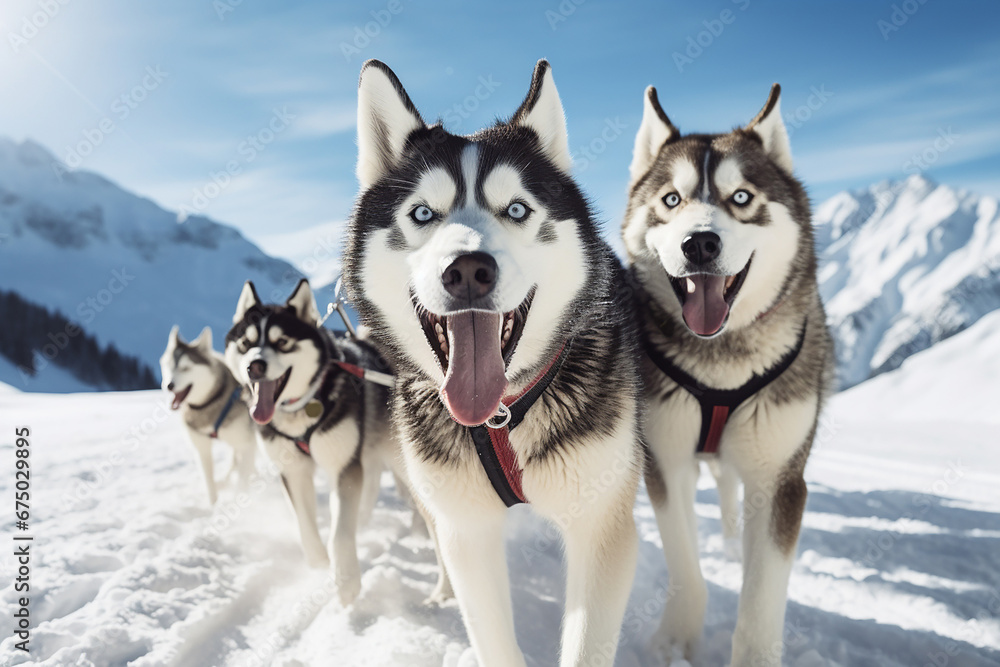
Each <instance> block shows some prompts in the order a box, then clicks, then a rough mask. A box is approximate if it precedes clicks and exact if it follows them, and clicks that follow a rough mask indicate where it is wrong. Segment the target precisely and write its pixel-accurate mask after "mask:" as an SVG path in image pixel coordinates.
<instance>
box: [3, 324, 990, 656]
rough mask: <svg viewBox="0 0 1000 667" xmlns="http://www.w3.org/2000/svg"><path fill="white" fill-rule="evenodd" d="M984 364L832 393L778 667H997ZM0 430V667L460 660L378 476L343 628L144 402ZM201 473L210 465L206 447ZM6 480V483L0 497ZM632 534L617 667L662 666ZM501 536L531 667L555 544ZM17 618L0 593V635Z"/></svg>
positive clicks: (653, 544) (719, 648) (725, 586)
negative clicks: (23, 600)
mask: <svg viewBox="0 0 1000 667" xmlns="http://www.w3.org/2000/svg"><path fill="white" fill-rule="evenodd" d="M998 351H1000V314H994V315H992V316H990V317H987V318H984V319H983V320H981V321H980V322H979V323H977V324H976V325H975V326H973V327H972V328H970V329H969V330H967V331H965V332H963V333H961V334H959V335H957V336H955V337H954V338H952V339H950V340H948V341H945V342H943V343H941V344H940V345H938V346H935V347H934V348H933V349H931V350H928V351H926V352H922V353H919V354H917V355H915V356H914V357H912V358H910V359H908V360H907V361H906V363H905V364H904V365H903V367H902V368H901V369H899V370H898V371H894V372H892V373H889V374H885V375H883V376H880V377H879V378H876V379H875V380H873V381H871V382H867V383H863V384H862V385H859V386H858V387H856V388H854V389H852V390H851V391H848V392H846V393H844V394H841V395H839V396H837V397H835V399H834V401H833V402H832V404H831V406H830V408H829V410H828V411H827V413H826V415H825V417H824V421H823V427H822V428H821V429H820V433H819V437H818V442H817V445H816V451H815V455H814V456H813V458H812V459H811V461H810V464H809V467H808V470H807V475H808V479H809V482H810V485H809V486H810V496H809V504H808V507H807V512H806V517H805V525H804V529H803V532H802V538H801V542H800V546H799V557H798V560H797V562H796V566H795V569H794V572H793V575H792V581H791V586H790V591H789V598H790V602H789V608H788V618H787V633H786V640H787V641H786V647H785V654H786V664H790V665H795V666H797V667H820V666H822V665H842V666H844V667H856V666H872V667H876V666H877V667H923V666H924V665H934V666H937V667H945V666H952V667H954V666H962V667H965V666H978V665H983V666H985V665H997V664H1000V514H998V511H1000V494H998V493H997V489H1000V448H998V447H997V433H998V428H1000V411H997V410H996V409H987V408H991V407H993V406H995V404H996V402H997V398H998V391H997V378H998V377H1000V372H998V371H1000V368H998V366H1000V354H997V352H998ZM990 397H992V398H990ZM0 415H3V417H2V425H0V427H2V429H3V431H2V433H3V437H2V442H3V449H2V450H0V451H2V452H3V453H2V454H0V456H2V457H3V459H4V460H5V461H7V463H6V464H4V466H5V469H6V470H10V469H11V468H12V466H11V465H10V462H11V461H12V460H13V453H12V451H11V448H10V444H11V438H12V432H13V427H14V425H15V424H17V425H29V426H31V428H32V440H31V442H32V445H31V447H32V451H33V456H32V458H31V464H32V470H33V477H32V483H33V502H32V505H33V508H32V519H31V533H32V534H33V535H34V536H35V541H34V543H33V546H32V549H33V561H32V564H33V571H32V580H31V586H32V590H31V596H32V619H33V626H34V630H33V634H32V641H31V653H30V655H28V654H24V653H21V652H19V651H16V650H14V646H13V640H12V639H9V638H8V639H4V641H3V642H2V644H0V662H2V664H4V665H14V664H38V665H81V666H87V665H94V666H98V667H107V666H112V665H125V664H129V665H136V666H149V665H178V666H184V667H188V666H192V665H195V666H200V665H239V666H244V665H246V666H253V665H282V666H285V667H304V666H320V667H322V666H325V665H337V666H340V665H344V666H352V667H353V666H355V665H365V666H377V665H387V666H388V665H393V666H395V665H406V666H409V665H413V666H418V667H419V666H433V667H440V666H447V667H469V666H470V665H473V664H474V659H473V658H472V655H471V652H470V651H469V649H468V642H467V639H466V637H465V632H464V630H463V626H462V622H461V619H460V617H459V613H458V609H457V607H456V606H455V604H454V603H453V602H452V603H449V604H448V605H446V606H444V607H443V608H428V607H426V606H424V605H423V603H422V600H423V599H424V598H425V597H426V596H427V595H428V594H429V593H430V592H431V588H432V586H433V584H434V580H435V576H436V573H435V568H434V558H433V553H432V550H431V544H430V542H429V541H428V540H427V539H426V538H425V537H421V536H417V535H411V534H410V531H409V521H410V516H409V513H408V511H406V510H405V509H404V507H403V506H402V504H401V503H400V502H399V501H398V500H397V499H396V497H395V494H394V492H393V491H392V488H391V485H390V483H389V480H388V478H387V479H386V482H385V483H386V488H385V489H384V490H383V494H382V497H381V499H380V501H379V505H378V507H377V509H376V511H375V514H374V516H373V518H372V521H371V523H370V524H369V525H368V526H367V527H366V528H365V529H364V530H363V533H362V535H361V539H360V551H361V557H362V566H363V568H364V575H363V581H362V593H361V596H360V597H359V599H358V600H357V601H356V602H355V603H354V605H353V606H351V607H350V608H347V609H345V608H342V607H341V606H340V604H339V602H338V601H337V600H336V597H335V596H334V595H333V591H332V589H331V586H330V579H329V578H328V576H327V575H326V574H325V573H322V572H315V571H309V570H307V569H306V568H305V567H304V563H303V559H302V556H301V554H300V551H299V547H298V540H297V538H296V532H295V529H294V524H293V521H292V518H291V513H290V510H289V509H288V508H287V507H286V506H285V504H284V503H283V500H282V498H281V494H280V492H279V485H278V484H277V483H276V481H275V479H274V478H273V476H270V475H268V474H264V475H263V481H262V482H261V483H259V484H255V485H253V486H252V487H251V489H250V491H249V492H248V493H247V494H246V495H245V496H239V495H237V493H236V491H235V490H233V489H229V490H228V492H224V493H223V494H222V496H221V497H220V500H219V503H218V505H217V506H216V507H215V508H214V509H209V508H208V507H207V506H206V503H205V498H204V494H203V490H202V486H201V483H200V480H199V471H198V469H197V467H196V465H195V462H194V457H193V451H192V449H191V447H190V445H189V444H188V443H187V442H186V440H185V436H184V434H183V431H182V429H181V426H180V424H179V420H178V418H177V416H176V415H175V414H173V413H169V412H168V411H167V410H166V408H165V405H164V403H163V399H162V397H161V396H160V395H159V394H158V393H157V392H137V393H118V394H115V393H106V394H69V395H41V394H29V393H20V392H16V391H2V392H0ZM216 454H217V459H218V461H219V462H220V464H222V465H223V466H224V465H225V462H226V452H225V450H224V448H222V447H221V446H220V447H219V448H217V451H216ZM262 467H263V462H262ZM221 469H222V470H224V469H225V467H223V468H221ZM11 485H12V480H11V475H9V474H4V475H3V477H2V485H0V486H2V488H0V498H4V499H10V498H12V489H11ZM321 488H322V490H321V495H322V496H323V501H324V506H325V500H326V495H327V493H326V490H325V486H323V487H321ZM697 500H698V505H697V511H698V515H699V517H700V526H699V529H700V534H701V550H702V555H703V566H704V571H705V574H706V577H707V579H708V581H709V587H710V602H709V608H708V614H707V623H706V628H705V643H704V648H703V651H702V655H701V656H700V659H699V660H698V661H697V662H696V664H701V665H706V666H715V665H722V664H725V663H726V661H727V659H728V652H729V646H730V634H731V632H732V629H733V627H734V624H735V610H736V599H737V592H738V590H739V585H740V567H739V565H737V564H736V563H733V562H730V561H728V560H726V558H725V557H724V555H723V543H722V539H721V536H720V527H719V512H718V509H717V506H716V504H715V500H716V494H715V491H714V489H713V488H712V484H711V482H710V481H709V478H708V477H707V476H705V477H703V479H702V486H701V488H700V490H699V492H698V499H697ZM635 517H636V521H637V525H638V528H639V534H640V537H641V540H642V542H641V548H640V552H639V567H638V572H637V575H636V583H635V586H634V589H633V592H632V598H631V601H630V604H629V608H628V612H627V616H626V618H625V623H624V629H623V634H622V645H621V648H620V650H619V655H618V660H617V663H616V664H618V665H622V666H626V667H637V666H650V665H657V664H659V663H658V662H657V659H656V658H655V656H653V655H652V654H650V653H649V652H647V650H646V648H645V646H646V642H647V641H648V639H649V637H650V635H651V633H652V632H653V630H654V629H655V628H656V626H657V624H658V622H659V616H660V613H661V611H662V608H663V600H664V599H665V595H666V591H667V572H666V567H665V565H664V561H663V557H662V554H661V552H660V537H659V534H658V533H657V530H656V525H655V522H654V519H653V513H652V510H651V508H650V505H649V500H648V498H647V497H646V494H645V492H644V491H643V492H641V493H640V497H639V499H638V501H637V503H636V507H635ZM321 521H324V522H328V521H329V513H328V512H327V511H323V512H321ZM509 529H510V539H509V541H508V554H507V555H508V561H509V565H510V569H511V579H512V585H513V599H514V607H515V614H516V624H517V632H518V637H519V640H520V644H521V647H522V649H523V650H524V652H525V654H526V655H527V657H528V662H529V664H530V665H535V666H538V667H543V666H545V667H547V666H549V665H553V664H555V662H556V650H557V642H558V635H559V621H560V611H561V604H562V598H563V585H562V574H561V566H560V558H561V554H560V546H559V541H558V539H557V538H556V537H555V532H554V530H553V529H552V528H551V527H549V526H547V525H546V524H545V523H543V522H542V521H541V520H539V519H537V518H536V517H534V516H533V515H532V514H531V512H530V510H529V509H527V508H523V507H522V508H516V509H514V510H512V511H511V516H510V525H509ZM9 544H10V543H8V545H7V546H4V547H3V548H2V551H0V553H3V554H4V555H3V556H2V561H0V562H2V571H3V577H4V581H6V582H10V581H11V579H12V575H13V572H14V561H13V558H12V556H11V555H10V554H11V551H12V550H11V549H9V548H8V546H9ZM15 599H16V596H15V594H14V591H13V589H12V585H11V584H9V583H7V584H5V588H4V590H3V594H2V596H0V608H2V611H0V614H2V616H3V617H4V618H6V619H10V618H11V614H12V613H13V609H14V605H15ZM8 623H9V621H8Z"/></svg>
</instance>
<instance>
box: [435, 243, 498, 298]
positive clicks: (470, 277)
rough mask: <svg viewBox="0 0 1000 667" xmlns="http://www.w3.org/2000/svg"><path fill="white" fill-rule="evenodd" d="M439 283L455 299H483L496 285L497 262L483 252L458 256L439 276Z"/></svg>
mask: <svg viewBox="0 0 1000 667" xmlns="http://www.w3.org/2000/svg"><path fill="white" fill-rule="evenodd" d="M441 282H442V283H443V284H444V288H445V289H446V290H448V294H451V295H452V296H453V297H455V298H456V299H468V300H470V301H471V300H474V299H478V298H481V297H484V296H486V295H487V294H489V293H490V292H492V291H493V287H494V286H495V285H496V284H497V261H496V260H495V259H493V256H492V255H488V254H486V253H485V252H470V253H468V254H466V255H460V256H459V257H458V259H456V260H455V261H454V262H452V263H451V265H450V266H449V267H448V268H447V269H445V270H444V273H442V274H441Z"/></svg>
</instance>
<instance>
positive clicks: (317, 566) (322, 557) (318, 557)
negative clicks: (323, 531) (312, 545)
mask: <svg viewBox="0 0 1000 667" xmlns="http://www.w3.org/2000/svg"><path fill="white" fill-rule="evenodd" d="M306 564H307V565H309V567H311V568H312V569H314V570H329V569H330V557H329V556H327V555H326V552H325V551H319V552H316V553H308V552H307V553H306Z"/></svg>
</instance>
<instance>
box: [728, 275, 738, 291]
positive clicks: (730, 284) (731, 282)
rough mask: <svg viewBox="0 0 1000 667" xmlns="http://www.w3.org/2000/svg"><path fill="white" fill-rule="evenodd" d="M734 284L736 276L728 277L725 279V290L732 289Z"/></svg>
mask: <svg viewBox="0 0 1000 667" xmlns="http://www.w3.org/2000/svg"><path fill="white" fill-rule="evenodd" d="M734 282H736V276H729V277H728V278H726V289H729V288H730V287H732V286H733V283H734Z"/></svg>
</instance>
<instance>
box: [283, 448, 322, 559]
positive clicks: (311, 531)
mask: <svg viewBox="0 0 1000 667" xmlns="http://www.w3.org/2000/svg"><path fill="white" fill-rule="evenodd" d="M281 484H282V485H283V486H284V487H285V495H286V497H287V498H288V501H289V502H290V503H291V505H292V510H293V511H294V512H295V518H296V520H297V521H298V524H299V538H300V539H301V540H302V551H304V552H305V556H306V562H307V563H308V564H309V567H314V568H328V567H330V557H329V556H327V554H326V549H325V548H323V540H322V539H321V538H320V536H319V528H318V526H317V525H316V487H315V486H314V484H313V463H312V460H309V461H308V462H302V463H297V464H294V465H289V466H287V467H285V468H284V469H283V470H282V471H281Z"/></svg>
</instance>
